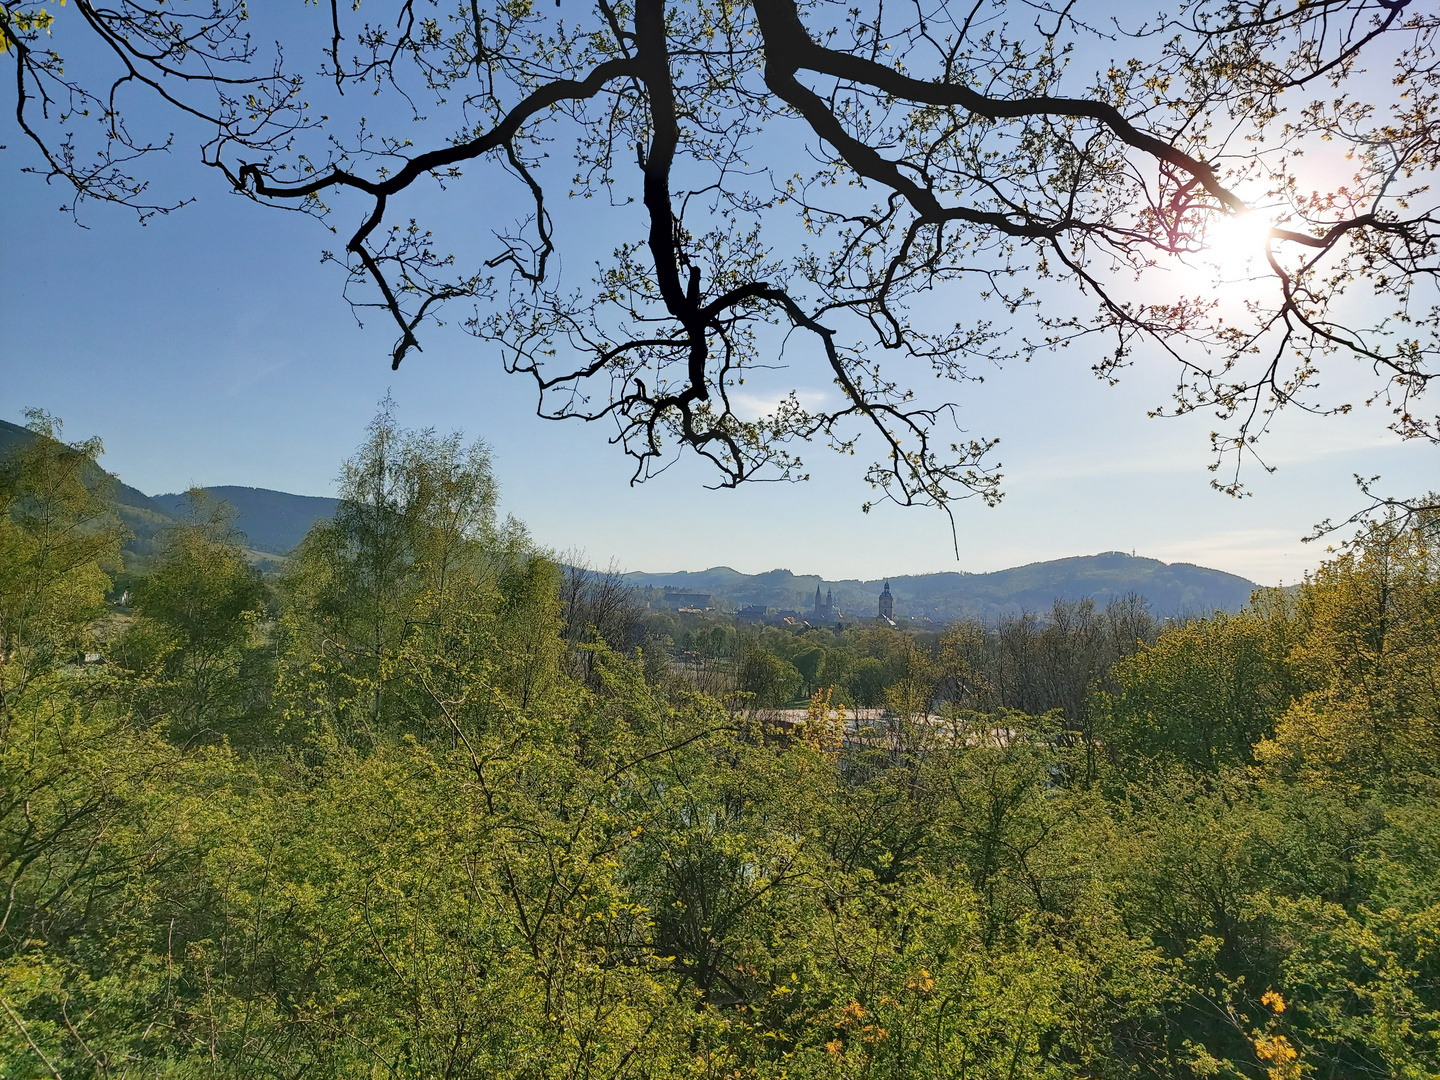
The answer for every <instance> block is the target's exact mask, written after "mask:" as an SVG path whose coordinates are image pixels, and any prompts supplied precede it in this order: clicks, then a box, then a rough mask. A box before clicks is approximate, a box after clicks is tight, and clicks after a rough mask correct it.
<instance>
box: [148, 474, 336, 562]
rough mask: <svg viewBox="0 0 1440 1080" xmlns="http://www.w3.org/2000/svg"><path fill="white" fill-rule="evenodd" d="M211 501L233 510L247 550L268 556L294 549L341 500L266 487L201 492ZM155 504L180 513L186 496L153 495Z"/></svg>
mask: <svg viewBox="0 0 1440 1080" xmlns="http://www.w3.org/2000/svg"><path fill="white" fill-rule="evenodd" d="M203 490H204V491H205V493H206V494H207V495H209V496H210V497H211V498H212V499H219V500H224V501H225V502H227V503H229V504H230V505H231V506H233V507H234V508H235V527H236V528H237V529H239V530H240V531H241V532H243V533H244V534H245V538H246V541H247V543H248V544H249V546H250V547H252V548H254V549H255V550H256V551H263V552H266V553H268V554H271V555H285V554H287V553H289V552H290V551H291V550H293V549H294V548H295V546H296V545H298V544H299V543H300V541H301V540H303V539H305V534H306V533H308V532H309V531H310V528H311V526H313V525H314V524H315V522H317V521H320V520H321V519H323V518H328V517H333V516H334V514H335V508H336V507H337V506H339V505H340V500H338V499H331V498H326V497H324V496H320V495H291V494H289V493H288V492H284V491H271V490H270V489H269V488H253V487H236V486H233V485H222V486H220V487H209V488H204V489H203ZM154 502H155V503H156V504H158V505H159V506H160V507H161V508H162V509H164V510H165V511H166V512H167V513H170V514H172V515H178V514H183V513H184V511H185V495H184V494H183V493H168V494H165V495H156V496H155V498H154Z"/></svg>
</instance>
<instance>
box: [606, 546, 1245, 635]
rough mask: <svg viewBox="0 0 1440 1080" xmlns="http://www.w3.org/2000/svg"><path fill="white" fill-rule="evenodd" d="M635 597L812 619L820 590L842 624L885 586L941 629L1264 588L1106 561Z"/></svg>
mask: <svg viewBox="0 0 1440 1080" xmlns="http://www.w3.org/2000/svg"><path fill="white" fill-rule="evenodd" d="M625 580H626V582H627V583H629V584H631V585H634V586H636V587H639V588H676V589H686V590H691V591H695V592H706V593H710V594H711V595H712V596H714V597H715V598H716V600H718V601H719V602H720V603H721V604H722V605H723V606H728V607H736V608H739V607H744V606H746V605H748V604H761V605H765V606H767V607H776V608H795V609H798V610H801V611H805V610H809V608H810V607H811V605H812V604H813V603H814V600H815V589H816V588H817V587H819V588H820V589H821V591H822V592H823V591H825V590H830V591H831V592H833V593H834V596H835V603H836V605H837V606H838V607H839V608H840V610H841V611H842V612H844V613H846V614H855V615H859V616H861V617H869V616H873V615H874V614H875V598H876V597H877V596H878V595H879V594H880V590H881V589H882V588H883V587H884V583H885V580H888V581H889V582H890V589H891V591H892V592H893V593H894V594H895V613H896V614H897V615H899V616H906V617H909V618H914V619H924V618H929V619H933V620H935V621H937V622H943V621H948V620H951V619H961V618H980V619H983V618H987V617H992V616H996V615H1003V614H1012V613H1015V612H1020V611H1047V610H1049V608H1050V606H1051V604H1053V603H1054V602H1055V601H1056V600H1057V599H1059V600H1064V601H1066V602H1069V603H1074V602H1076V601H1079V600H1094V601H1095V602H1096V603H1098V604H1100V605H1102V606H1103V605H1104V604H1105V603H1106V601H1108V600H1111V599H1113V598H1115V597H1120V596H1126V595H1128V594H1130V593H1137V594H1139V595H1140V596H1143V597H1144V598H1145V599H1146V600H1147V601H1148V602H1149V604H1150V608H1151V610H1152V611H1154V612H1156V613H1157V614H1161V615H1193V614H1208V613H1209V612H1212V611H1239V610H1240V609H1241V608H1242V607H1244V606H1245V604H1246V603H1247V602H1248V601H1249V599H1250V594H1251V593H1253V592H1254V591H1255V589H1256V588H1258V586H1257V585H1256V584H1255V583H1254V582H1253V581H1247V580H1246V579H1245V578H1242V577H1239V576H1237V575H1235V574H1227V573H1225V572H1224V571H1222V570H1210V569H1207V568H1206V567H1203V566H1195V565H1194V564H1192V563H1163V562H1161V561H1160V560H1158V559H1146V558H1141V557H1136V556H1133V555H1126V554H1124V553H1123V552H1119V551H1107V552H1104V553H1103V554H1100V555H1079V556H1074V557H1072V558H1068V559H1053V560H1051V561H1049V562H1037V563H1030V564H1028V565H1026V566H1017V567H1013V568H1011V569H1009V570H997V571H994V572H993V573H988V574H965V573H954V572H951V573H939V574H912V575H903V576H900V577H892V578H888V579H879V578H877V579H875V580H872V581H858V580H855V579H847V580H843V581H825V580H823V579H821V578H818V577H815V576H813V575H809V574H792V573H791V572H790V571H789V570H771V571H770V572H769V573H765V574H742V573H740V572H739V571H736V570H732V569H730V568H729V567H728V566H717V567H713V568H712V569H709V570H701V571H699V572H696V573H684V572H681V573H675V574H646V573H634V574H627V575H625Z"/></svg>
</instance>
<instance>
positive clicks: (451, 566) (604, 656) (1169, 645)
mask: <svg viewBox="0 0 1440 1080" xmlns="http://www.w3.org/2000/svg"><path fill="white" fill-rule="evenodd" d="M32 426H33V428H34V431H35V434H36V435H37V436H38V437H37V438H35V439H32V440H29V441H27V442H24V443H23V444H17V446H16V447H15V448H12V450H11V452H10V453H9V454H8V455H6V456H5V457H4V458H3V460H0V890H3V895H4V897H5V901H4V905H3V908H0V1075H4V1076H7V1077H9V1076H15V1077H50V1078H52V1080H53V1078H69V1077H90V1076H93V1077H140V1076H145V1077H169V1078H181V1077H184V1078H190V1077H222V1076H226V1077H231V1076H244V1077H276V1078H280V1077H284V1078H299V1077H336V1078H338V1077H362V1076H363V1077H390V1078H415V1080H419V1078H422V1077H423V1078H436V1077H448V1078H481V1077H484V1078H489V1077H497V1076H498V1077H514V1078H517V1080H518V1078H522V1077H524V1078H537V1080H538V1078H541V1077H546V1078H557V1080H558V1078H567V1080H568V1078H574V1080H580V1078H582V1077H584V1078H606V1080H622V1078H624V1080H631V1078H634V1080H660V1078H667V1077H674V1078H679V1077H699V1078H709V1080H721V1078H740V1080H745V1078H772V1080H779V1078H782V1077H785V1078H793V1080H810V1078H814V1080H819V1078H857V1080H858V1078H871V1077H874V1078H880V1077H897V1078H898V1077H924V1078H927V1080H928V1078H932V1077H933V1078H945V1077H953V1078H956V1080H959V1078H962V1077H963V1078H967V1080H974V1078H984V1080H1002V1078H1003V1080H1040V1078H1046V1080H1049V1078H1058V1077H1076V1078H1081V1077H1084V1078H1107V1077H1114V1078H1117V1080H1118V1078H1121V1077H1155V1078H1161V1077H1164V1078H1175V1077H1230V1078H1241V1077H1247V1078H1255V1080H1262V1078H1267V1077H1268V1078H1270V1080H1300V1078H1302V1077H1308V1076H1315V1077H1337V1078H1341V1077H1344V1078H1351V1077H1369V1076H1403V1077H1422V1076H1433V1075H1436V1073H1437V1072H1440V813H1437V811H1436V806H1437V796H1440V565H1437V558H1436V555H1435V548H1434V542H1435V540H1436V534H1437V532H1440V523H1437V522H1436V521H1433V520H1431V519H1428V518H1424V517H1418V518H1413V519H1408V520H1392V521H1388V522H1382V523H1378V524H1376V525H1374V526H1372V527H1370V528H1369V529H1368V530H1366V531H1364V532H1363V534H1362V535H1361V536H1360V538H1359V539H1358V540H1357V542H1356V543H1355V544H1354V545H1353V546H1352V547H1350V548H1348V549H1346V550H1344V551H1342V552H1341V553H1339V554H1337V555H1335V556H1334V557H1333V558H1331V559H1330V560H1329V561H1328V562H1327V563H1326V564H1325V565H1324V566H1323V567H1322V568H1321V569H1320V571H1319V572H1318V573H1317V574H1316V575H1315V576H1314V577H1313V578H1312V579H1311V580H1309V581H1308V582H1307V583H1305V584H1304V585H1303V586H1301V587H1300V588H1299V589H1298V590H1295V591H1293V592H1288V593H1280V592H1264V593H1260V594H1257V596H1256V598H1255V600H1254V602H1253V603H1252V604H1251V606H1250V607H1248V608H1247V609H1245V610H1244V611H1243V612H1241V613H1239V614H1236V615H1230V616H1217V617H1213V618H1207V619H1196V620H1192V621H1188V622H1185V623H1183V624H1164V623H1160V622H1157V621H1156V620H1155V619H1153V618H1152V617H1151V615H1150V614H1149V613H1148V612H1147V611H1146V609H1145V607H1144V605H1143V604H1141V603H1138V602H1136V601H1134V600H1128V601H1126V600H1121V601H1116V602H1114V603H1112V604H1110V605H1108V606H1107V607H1103V608H1097V607H1095V606H1093V605H1090V604H1080V605H1070V604H1061V605H1058V606H1056V607H1055V609H1054V610H1053V612H1052V613H1051V616H1050V617H1049V618H1047V619H1045V620H1038V619H1035V618H1028V617H1027V618H1013V619H1008V620H1005V621H1002V622H1000V623H998V624H993V625H989V626H982V625H980V624H978V623H967V624H960V625H957V626H955V627H952V628H950V629H949V630H948V631H947V632H945V633H944V634H940V635H935V634H921V633H903V632H897V631H894V630H891V629H888V628H879V627H874V628H864V629H856V630H846V631H844V632H843V633H840V634H836V633H833V632H829V631H824V632H817V631H804V632H800V633H792V632H789V631H779V630H764V631H755V632H745V633H741V632H737V630H736V629H735V627H733V626H732V625H729V624H728V623H724V622H721V621H707V620H705V619H704V618H699V617H686V618H680V617H674V618H671V617H668V616H666V617H657V616H655V615H654V614H653V613H649V612H647V611H645V610H644V609H643V608H641V607H640V606H639V605H638V604H637V603H635V600H634V597H633V596H632V595H630V594H629V592H628V590H627V589H626V588H625V586H624V582H623V581H621V580H620V579H619V578H618V577H616V576H615V575H607V574H603V573H600V574H596V573H590V572H587V571H583V570H569V571H567V570H564V569H562V561H561V560H557V559H555V558H553V557H552V556H551V555H550V554H548V553H546V552H544V551H542V550H540V549H538V548H537V547H536V545H535V544H534V543H532V542H531V541H530V540H529V538H528V537H527V536H526V534H525V531H524V530H523V528H522V527H521V526H520V525H518V524H517V523H515V522H513V521H509V520H505V519H502V518H501V517H500V516H499V515H498V513H497V510H496V490H495V485H494V482H493V479H492V477H491V473H490V468H489V462H488V458H487V455H486V452H485V449H484V447H483V446H480V445H478V444H477V445H466V444H464V443H463V442H462V441H461V440H459V439H458V438H453V437H452V438H448V439H447V438H439V437H436V436H434V435H432V434H428V433H413V432H406V431H404V430H401V429H399V428H398V427H397V426H396V425H395V424H394V423H393V421H392V420H391V419H390V418H389V417H387V416H381V417H380V418H378V419H377V421H376V422H375V423H374V425H373V426H372V427H371V429H370V431H369V434H368V436H367V438H366V440H365V442H364V444H363V445H362V446H361V447H360V449H359V451H358V452H357V454H356V456H355V457H354V458H353V459H352V460H351V461H350V462H349V463H348V464H347V465H346V467H345V472H344V478H343V492H342V499H341V501H340V504H339V506H338V508H337V512H336V514H335V515H334V517H333V518H331V519H327V520H323V521H320V522H318V523H317V524H316V525H315V526H314V528H313V529H312V530H311V531H310V533H309V534H308V535H307V536H306V537H305V539H304V541H303V542H302V543H301V545H300V547H299V548H298V549H297V550H296V551H295V553H294V554H293V556H292V557H291V558H290V559H289V561H288V562H287V563H286V565H285V567H284V572H283V573H282V574H281V575H279V576H278V577H270V578H263V577H261V576H260V575H259V574H258V573H257V571H256V570H255V569H254V568H253V567H252V566H251V565H250V564H249V563H248V562H247V560H246V558H245V554H244V551H243V550H242V549H241V548H240V547H239V546H238V544H237V543H236V538H235V536H234V534H233V531H232V528H231V521H230V518H229V517H228V515H227V510H226V508H225V507H224V506H223V505H222V504H213V503H207V502H206V501H205V500H203V499H199V500H197V501H196V502H195V503H194V504H193V505H192V506H190V507H189V508H188V510H187V513H186V515H185V517H184V518H183V520H180V521H177V522H175V523H174V524H172V525H170V526H167V527H166V528H165V529H164V530H163V531H162V532H161V533H159V534H157V536H156V539H155V544H156V547H155V558H154V564H153V567H152V568H151V569H149V571H148V572H147V573H145V574H144V575H138V576H131V577H129V578H120V577H118V575H119V569H118V567H119V557H120V549H121V545H122V543H123V541H124V536H125V530H124V527H123V525H122V523H121V521H120V519H119V518H118V517H117V516H116V512H115V508H114V503H113V500H112V498H111V494H110V493H109V492H107V491H106V489H105V484H104V482H103V479H98V478H103V473H100V472H99V471H98V470H97V469H96V468H95V466H94V456H95V454H96V453H97V452H98V449H99V447H98V445H97V444H95V443H81V444H76V445H71V444H67V443H66V442H64V441H63V440H62V439H61V438H60V429H59V427H58V425H57V424H56V422H55V421H53V420H52V419H51V418H49V417H46V416H44V415H42V414H36V415H34V416H33V417H32ZM122 601H123V602H122ZM791 701H800V702H803V703H805V704H806V714H805V715H806V719H805V720H803V721H801V722H795V721H793V720H787V721H786V722H785V723H783V724H782V723H777V722H771V721H770V720H768V719H767V707H768V706H770V705H773V704H777V703H779V704H784V703H787V702H791ZM846 701H849V702H851V703H854V704H864V705H870V706H875V707H881V708H884V709H885V710H886V718H885V720H884V722H883V724H880V725H878V726H876V727H875V728H874V729H873V730H872V731H871V732H870V733H869V734H866V735H865V736H864V737H850V736H847V735H846V732H845V729H844V728H843V726H837V723H836V715H837V714H836V711H835V706H836V705H838V704H842V703H844V702H846Z"/></svg>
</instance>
